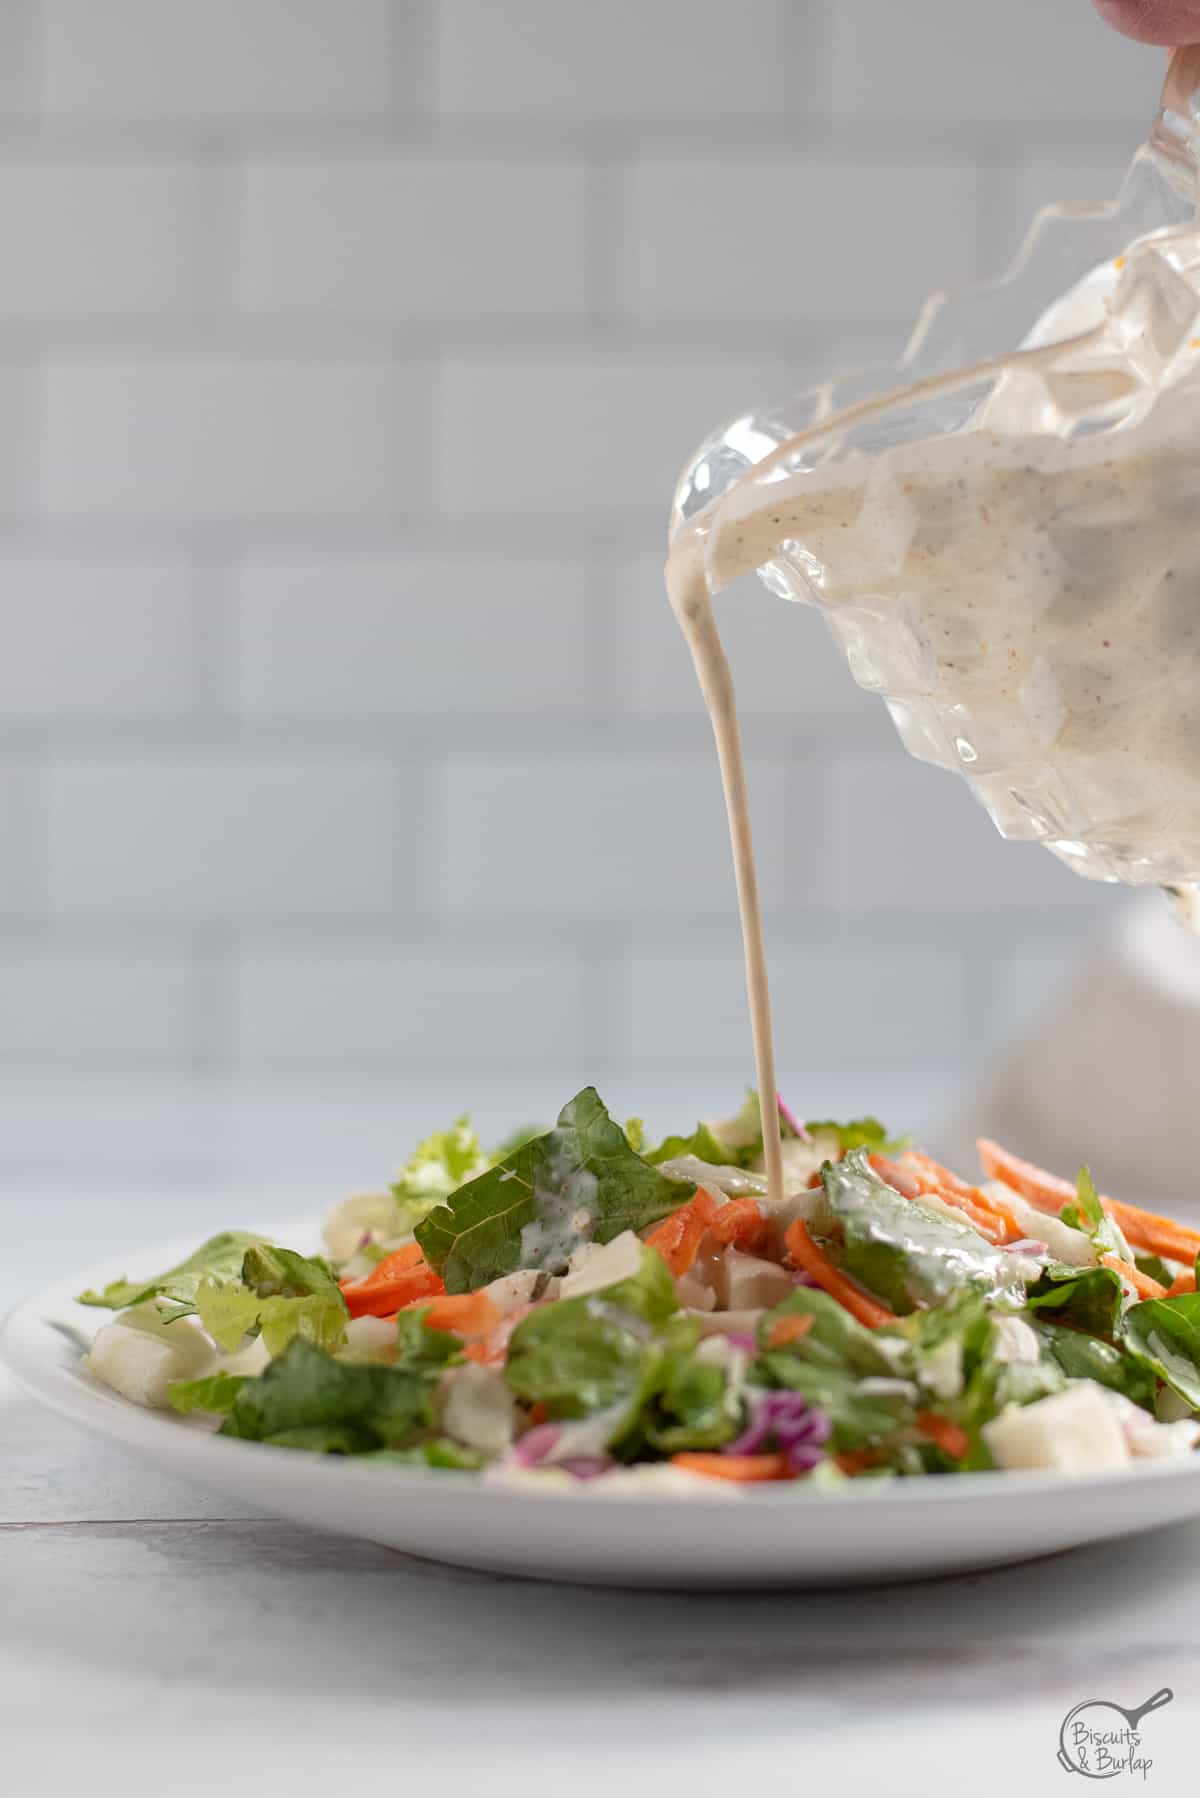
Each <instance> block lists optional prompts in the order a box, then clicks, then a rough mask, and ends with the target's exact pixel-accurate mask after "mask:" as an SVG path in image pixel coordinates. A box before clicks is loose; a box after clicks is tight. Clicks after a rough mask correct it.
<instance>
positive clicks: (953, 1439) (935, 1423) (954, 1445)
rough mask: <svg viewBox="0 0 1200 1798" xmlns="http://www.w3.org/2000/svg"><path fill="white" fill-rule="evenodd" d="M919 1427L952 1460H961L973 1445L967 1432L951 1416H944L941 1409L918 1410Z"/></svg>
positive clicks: (923, 1434)
mask: <svg viewBox="0 0 1200 1798" xmlns="http://www.w3.org/2000/svg"><path fill="white" fill-rule="evenodd" d="M917 1428H918V1429H919V1430H920V1432H921V1434H922V1436H928V1438H929V1440H930V1441H931V1442H932V1443H933V1445H934V1447H935V1448H940V1449H941V1451H942V1453H943V1454H944V1455H949V1457H950V1459H951V1460H952V1461H961V1460H962V1458H963V1456H964V1455H965V1454H966V1452H967V1450H968V1449H969V1448H970V1446H971V1438H970V1437H969V1436H968V1435H967V1432H966V1431H965V1430H963V1429H960V1428H959V1426H958V1425H957V1424H956V1423H954V1422H952V1421H951V1419H950V1418H949V1417H943V1416H942V1414H941V1412H940V1411H918V1412H917Z"/></svg>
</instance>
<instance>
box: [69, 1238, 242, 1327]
mask: <svg viewBox="0 0 1200 1798" xmlns="http://www.w3.org/2000/svg"><path fill="white" fill-rule="evenodd" d="M262 1240H263V1239H262V1237H261V1236H252V1235H251V1234H250V1233H249V1231H246V1230H222V1231H221V1232H220V1234H219V1235H217V1236H210V1237H209V1239H208V1241H207V1242H202V1243H201V1245H200V1247H199V1248H198V1249H197V1250H196V1251H195V1253H194V1254H191V1255H189V1256H188V1258H187V1260H186V1261H181V1262H180V1263H179V1264H178V1266H177V1267H169V1268H167V1270H166V1272H165V1273H161V1274H155V1275H153V1276H152V1278H150V1279H149V1280H114V1281H113V1282H112V1284H111V1285H109V1286H106V1287H105V1288H104V1291H103V1292H81V1293H80V1294H79V1298H78V1300H77V1301H76V1302H77V1303H78V1304H80V1305H103V1306H105V1307H106V1308H107V1309H108V1310H110V1311H127V1310H128V1309H129V1308H130V1306H131V1305H141V1304H144V1303H145V1301H146V1300H147V1299H153V1298H165V1299H173V1300H175V1301H176V1303H178V1304H180V1305H182V1306H184V1307H187V1306H189V1305H191V1303H192V1301H193V1300H194V1299H195V1297H196V1292H197V1290H198V1288H199V1285H200V1282H201V1281H202V1280H208V1279H211V1280H232V1279H236V1278H237V1276H238V1275H239V1274H240V1273H241V1268H242V1262H243V1260H244V1259H245V1255H246V1251H247V1249H250V1248H253V1247H256V1246H257V1245H258V1244H259V1243H261V1242H262ZM180 1315H182V1313H180Z"/></svg>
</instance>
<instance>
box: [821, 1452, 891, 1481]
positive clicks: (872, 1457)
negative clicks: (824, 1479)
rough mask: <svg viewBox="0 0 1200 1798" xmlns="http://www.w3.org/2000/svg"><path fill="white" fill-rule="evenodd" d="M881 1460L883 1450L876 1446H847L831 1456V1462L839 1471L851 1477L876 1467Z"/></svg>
mask: <svg viewBox="0 0 1200 1798" xmlns="http://www.w3.org/2000/svg"><path fill="white" fill-rule="evenodd" d="M882 1460H883V1452H882V1450H881V1449H878V1448H847V1449H843V1451H842V1453H841V1454H840V1455H835V1456H834V1457H833V1464H834V1466H835V1467H836V1468H837V1470H838V1472H839V1473H844V1474H846V1475H847V1476H848V1477H849V1478H850V1479H853V1478H854V1476H855V1475H856V1474H859V1473H867V1472H869V1471H870V1469H871V1468H872V1467H878V1466H879V1463H880V1462H881V1461H882Z"/></svg>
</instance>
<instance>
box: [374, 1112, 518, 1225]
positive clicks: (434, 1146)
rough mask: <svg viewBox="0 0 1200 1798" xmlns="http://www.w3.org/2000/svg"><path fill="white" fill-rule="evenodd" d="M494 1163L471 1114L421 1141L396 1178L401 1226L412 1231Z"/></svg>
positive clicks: (394, 1191) (394, 1194) (394, 1189)
mask: <svg viewBox="0 0 1200 1798" xmlns="http://www.w3.org/2000/svg"><path fill="white" fill-rule="evenodd" d="M498 1153H500V1152H498ZM491 1165H492V1157H491V1156H490V1155H489V1154H488V1152H487V1150H486V1149H485V1148H484V1146H483V1144H482V1143H481V1142H480V1140H479V1138H478V1136H477V1135H476V1133H475V1131H474V1130H473V1129H472V1128H471V1120H470V1118H469V1117H467V1116H465V1115H464V1116H463V1117H460V1118H459V1119H458V1121H457V1122H456V1123H454V1124H452V1125H451V1126H450V1128H449V1130H436V1131H434V1133H433V1135H432V1136H427V1137H426V1138H425V1140H424V1142H422V1143H418V1145H417V1147H416V1148H415V1149H414V1150H413V1152H412V1154H411V1155H410V1156H409V1158H408V1160H407V1161H406V1162H405V1164H404V1166H403V1167H402V1168H401V1169H400V1172H399V1173H398V1174H397V1175H396V1178H395V1179H394V1180H393V1181H392V1185H391V1193H392V1197H393V1198H394V1199H395V1201H396V1204H397V1205H398V1207H399V1208H400V1212H401V1218H400V1222H399V1230H402V1231H406V1232H407V1231H410V1230H411V1229H412V1228H413V1226H414V1225H415V1224H418V1223H419V1222H420V1221H421V1219H422V1218H423V1217H428V1215H429V1213H430V1212H431V1211H432V1210H433V1209H434V1207H435V1206H436V1205H444V1204H445V1202H446V1200H447V1199H448V1198H449V1197H450V1194H451V1193H452V1192H455V1191H457V1189H458V1188H459V1187H460V1186H462V1185H463V1184H464V1182H465V1181H467V1180H473V1179H475V1178H476V1176H477V1175H479V1174H482V1173H483V1172H485V1170H486V1169H487V1168H489V1167H490V1166H491ZM398 1233H399V1231H398Z"/></svg>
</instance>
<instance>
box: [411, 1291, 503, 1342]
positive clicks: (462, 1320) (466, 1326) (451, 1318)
mask: <svg viewBox="0 0 1200 1798" xmlns="http://www.w3.org/2000/svg"><path fill="white" fill-rule="evenodd" d="M425 1322H426V1324H427V1326H428V1327H429V1329H431V1330H453V1331H455V1332H456V1333H457V1334H458V1335H459V1336H488V1335H490V1334H491V1332H492V1331H493V1330H494V1329H495V1328H496V1326H497V1324H499V1323H502V1322H503V1313H502V1312H501V1311H500V1308H499V1306H497V1305H495V1304H493V1302H492V1300H491V1299H490V1298H489V1297H488V1295H487V1293H486V1292H463V1293H454V1294H453V1295H450V1294H447V1296H446V1297H445V1298H436V1299H434V1301H433V1303H432V1304H431V1305H430V1307H429V1310H428V1313H427V1314H426V1317H425Z"/></svg>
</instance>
